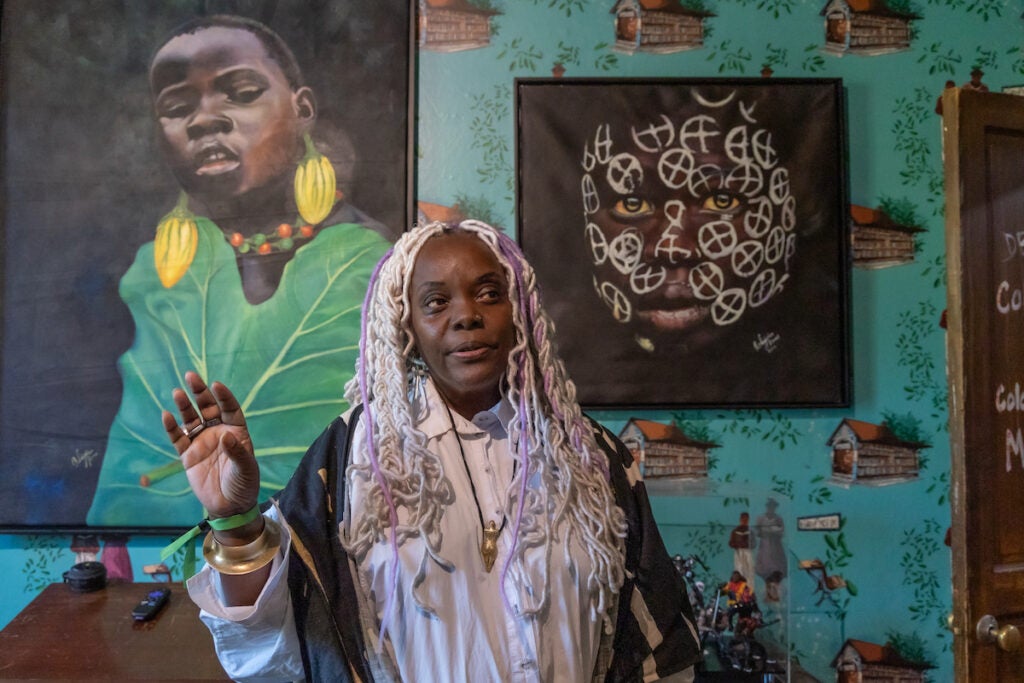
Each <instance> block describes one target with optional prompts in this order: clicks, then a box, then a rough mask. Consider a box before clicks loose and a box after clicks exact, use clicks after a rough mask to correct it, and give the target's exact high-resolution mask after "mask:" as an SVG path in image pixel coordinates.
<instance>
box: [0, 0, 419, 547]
mask: <svg viewBox="0 0 1024 683" xmlns="http://www.w3.org/2000/svg"><path fill="white" fill-rule="evenodd" d="M217 14H233V15H237V16H240V17H244V18H246V19H251V20H255V21H258V22H260V23H262V24H265V25H266V26H268V27H270V28H271V29H272V30H273V31H274V32H276V33H277V34H278V35H280V36H281V38H282V39H283V41H284V42H285V43H286V44H287V45H288V46H289V47H290V48H291V50H292V51H293V52H294V54H295V57H296V60H297V62H298V64H299V67H300V68H301V70H302V72H303V74H304V76H305V82H306V84H308V85H309V86H310V87H311V88H312V89H313V90H314V92H315V96H316V105H317V110H318V117H317V122H316V126H315V129H314V138H315V139H316V140H317V144H318V146H319V147H318V149H319V150H320V151H322V152H323V153H324V154H325V155H326V156H328V157H330V158H331V160H332V161H333V163H334V167H335V170H336V172H337V180H338V188H339V196H340V197H341V201H342V202H344V203H345V205H346V209H345V212H346V213H345V214H344V215H345V216H346V217H345V218H343V219H339V222H343V223H359V224H361V225H363V226H364V227H366V228H367V229H368V230H369V229H372V231H373V232H375V233H379V235H380V236H381V237H383V238H384V239H385V240H391V241H393V239H394V238H396V237H397V236H398V235H399V234H401V233H402V232H403V231H404V230H406V229H407V228H408V226H409V225H411V224H412V222H413V219H414V217H415V215H416V213H415V206H414V203H413V196H414V189H413V185H414V178H415V174H414V160H415V159H414V154H413V139H414V132H415V131H414V129H415V95H414V77H415V57H416V50H415V15H416V3H415V2H414V1H413V0H382V1H380V2H373V3H366V2H359V1H357V0H327V1H326V2H318V3H308V2H305V0H251V1H247V2H234V1H232V0H202V1H200V2H191V3H185V2H178V3H142V2H129V3H125V2H117V1H115V0H109V1H108V2H104V1H102V0H101V2H90V3H81V2H76V1H74V0H64V1H60V0H58V1H57V2H47V3H37V2H34V0H5V2H3V3H2V22H0V83H2V87H0V98H2V100H0V117H2V118H0V122H2V130H3V137H2V143H0V163H2V164H3V183H2V188H0V193H2V195H0V207H2V209H0V239H2V241H3V245H4V249H3V253H2V254H0V259H2V263H0V272H2V273H3V278H2V284H0V340H2V347H0V360H2V364H3V374H2V381H0V533H40V532H54V533H78V532H83V533H90V532H107V533H145V534H164V533H168V532H175V531H177V530H180V529H181V528H184V527H187V526H190V525H191V524H192V523H194V521H195V519H191V518H190V515H195V514H198V513H200V512H201V511H200V510H199V509H198V508H196V504H197V503H196V501H195V500H194V496H192V497H191V500H190V501H188V498H189V496H184V495H181V493H182V491H187V483H185V482H184V481H183V480H184V477H183V475H182V476H181V477H180V478H179V479H180V480H179V481H176V482H175V486H176V487H177V489H180V490H179V491H177V492H176V493H177V495H178V498H180V500H181V501H182V504H183V505H185V506H187V509H188V512H186V513H179V512H174V513H169V512H168V508H165V507H154V508H152V509H151V508H149V507H148V506H145V505H142V506H138V507H137V509H135V508H133V509H130V511H126V512H125V514H123V515H121V518H122V519H124V520H127V521H124V522H117V523H110V524H107V523H101V524H93V523H90V522H89V519H88V517H89V514H90V513H89V510H90V506H91V505H92V503H93V498H94V496H95V495H96V491H97V488H98V483H97V482H98V480H99V478H100V471H101V467H102V461H103V458H104V453H105V449H107V448H108V438H110V439H112V438H113V437H112V436H111V434H112V430H113V427H112V423H113V422H114V421H115V417H116V416H117V415H118V414H119V412H118V411H119V406H122V407H123V398H122V396H123V394H122V392H123V387H124V384H125V380H124V379H123V376H122V375H121V374H119V368H118V361H119V358H121V357H122V355H123V354H125V352H126V350H128V349H129V348H130V347H131V346H132V344H133V339H134V338H136V337H137V335H136V332H135V330H136V325H135V321H134V320H133V316H132V314H131V313H130V311H129V308H128V307H127V306H126V305H125V301H123V300H122V298H121V296H120V295H119V287H120V286H121V284H120V283H121V282H122V278H123V277H124V276H125V274H126V272H127V271H128V270H129V268H130V267H131V266H132V265H133V262H134V261H135V260H136V259H137V254H141V253H142V251H141V250H142V249H145V248H146V246H145V245H147V244H150V243H152V242H153V240H154V232H155V230H156V227H157V225H158V223H159V222H160V221H161V219H162V217H163V216H165V215H167V214H168V212H169V211H170V210H171V209H172V208H173V207H174V206H175V203H176V201H177V198H178V195H179V191H180V188H179V186H178V184H177V183H176V181H175V178H174V177H173V176H172V175H171V173H170V171H169V170H168V168H167V165H166V163H165V162H164V160H163V158H162V156H161V151H160V149H159V146H158V144H157V135H156V123H155V121H154V115H153V102H152V98H151V95H150V92H149V84H148V65H149V61H150V59H151V57H152V56H153V52H154V50H155V48H156V47H157V45H158V44H159V41H161V40H162V39H163V38H164V37H165V36H167V35H168V34H169V33H170V32H171V31H172V30H173V29H174V28H175V27H177V26H180V25H182V24H183V23H185V22H186V21H188V20H191V19H193V18H196V17H201V16H207V15H217ZM325 141H326V143H325ZM340 205H341V204H340V203H339V204H337V205H336V206H335V211H336V212H340V209H339V208H338V207H340ZM348 207H350V208H351V209H352V210H351V211H350V210H349V208H348ZM335 215H340V214H336V213H332V214H331V217H332V219H333V218H334V217H335ZM298 227H299V223H298V222H297V223H296V224H295V231H296V233H297V232H298ZM314 234H316V235H318V233H314ZM225 238H226V236H225ZM316 239H319V237H318V236H317V237H316V238H315V239H312V240H311V242H310V243H314V244H315V243H316ZM295 253H298V251H296V252H295ZM364 291H365V287H364ZM352 343H353V344H355V343H356V339H353V340H352ZM187 369H189V367H188V366H184V367H181V368H180V374H183V373H184V371H185V370H187ZM349 371H351V368H349ZM172 388H173V386H154V387H146V388H145V391H147V392H149V393H150V394H151V395H152V396H153V399H152V401H153V403H154V404H155V403H157V402H160V403H162V404H163V405H164V406H165V407H171V406H172V405H173V404H171V403H170V392H171V389H172ZM314 412H315V411H314ZM153 414H154V415H155V419H156V420H157V422H159V410H156V411H155V412H154V413H153ZM308 414H310V415H312V412H310V413H308ZM335 414H336V413H335ZM322 418H323V416H322V415H320V416H316V417H313V418H312V421H316V422H317V424H312V423H311V424H305V423H303V422H302V421H303V420H306V421H307V422H309V421H310V418H309V417H298V418H296V421H295V423H296V424H297V425H298V424H299V423H302V427H303V429H304V430H305V431H306V432H309V433H313V434H314V435H315V434H316V433H319V430H320V429H322V428H323V427H325V426H326V422H325V421H322ZM297 438H306V437H305V436H301V437H297ZM141 441H145V442H146V443H147V444H150V445H151V446H152V448H153V450H157V449H160V450H165V449H166V446H167V445H168V444H167V443H166V438H165V439H164V440H163V442H162V443H158V441H159V440H154V439H149V440H143V439H140V442H141ZM310 441H311V439H310ZM310 441H306V445H308V443H309V442H310ZM163 455H165V456H166V454H165V453H164V454H163ZM171 455H173V451H172V453H171ZM300 456H301V452H299V453H298V454H297V455H295V456H294V459H295V462H296V463H297V462H298V457H300ZM281 477H282V478H283V479H284V480H286V477H284V475H283V474H282V475H281ZM136 478H138V477H136ZM278 483H279V484H280V482H278ZM182 487H185V488H184V489H183V488H182ZM266 495H268V491H267V490H263V491H261V499H262V498H264V497H265V496H266Z"/></svg>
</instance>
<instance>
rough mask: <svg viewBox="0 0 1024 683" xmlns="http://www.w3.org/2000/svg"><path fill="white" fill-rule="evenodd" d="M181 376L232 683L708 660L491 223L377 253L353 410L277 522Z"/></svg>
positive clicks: (636, 494) (186, 435) (223, 409)
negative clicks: (259, 510)
mask: <svg viewBox="0 0 1024 683" xmlns="http://www.w3.org/2000/svg"><path fill="white" fill-rule="evenodd" d="M186 380H187V383H188V385H189V389H190V390H191V393H192V395H193V398H194V400H195V406H193V405H192V403H191V401H190V400H189V398H188V396H187V395H186V393H185V392H184V391H182V390H180V389H178V390H175V392H174V401H175V404H176V405H177V407H178V409H179V411H180V413H181V418H182V423H181V425H179V424H178V423H177V422H176V421H175V418H174V416H173V415H171V413H169V412H165V413H164V417H163V422H164V427H165V428H166V430H167V433H168V436H169V437H170V439H171V441H172V442H173V443H174V445H175V448H176V449H177V450H178V452H179V453H181V456H182V461H183V464H184V465H185V467H186V473H187V475H188V477H189V481H190V483H191V485H192V487H193V490H194V491H195V493H196V495H197V497H198V498H199V499H200V501H201V502H202V503H203V505H204V507H205V508H206V510H207V511H208V512H209V515H210V518H211V520H212V521H211V525H212V526H213V527H214V531H211V532H210V534H209V535H208V537H207V541H206V543H204V554H205V556H206V558H207V562H208V564H209V565H211V567H207V568H206V569H205V570H204V571H203V572H202V573H200V574H199V575H197V577H196V578H194V579H193V580H192V581H190V583H189V592H190V594H191V595H192V597H193V598H194V599H195V600H196V602H197V603H198V604H199V605H200V606H201V607H202V608H203V618H204V620H205V621H206V623H207V624H208V626H210V629H211V631H212V632H213V634H214V637H215V641H216V643H217V649H218V652H219V654H220V656H221V661H222V663H224V665H225V668H226V669H227V671H228V673H229V674H231V675H232V677H235V678H242V679H246V678H251V679H252V680H262V679H268V680H269V679H271V678H274V677H276V678H299V677H302V676H303V675H305V676H306V678H307V679H309V680H349V679H353V680H390V679H402V680H428V681H441V680H453V681H455V680H472V681H487V680H494V681H512V680H542V681H556V680H557V681H583V680H592V679H600V680H605V679H608V680H657V679H658V678H663V677H665V676H667V675H670V674H674V673H677V672H683V671H684V670H687V669H688V668H689V667H690V666H691V665H692V664H693V663H694V662H695V661H696V660H697V659H698V658H699V648H698V646H697V642H696V631H695V629H694V626H693V618H692V613H691V609H690V607H689V604H688V603H687V602H686V600H685V599H684V598H683V597H682V596H685V595H686V592H685V590H684V589H683V588H682V587H681V586H680V585H679V577H678V574H677V573H676V572H675V571H674V570H673V566H672V563H671V560H670V559H669V556H668V553H667V552H666V551H665V548H664V545H663V544H662V542H661V538H660V536H659V535H658V532H657V528H656V527H655V525H654V520H653V519H652V517H651V514H650V508H649V505H648V502H647V498H646V493H645V491H644V488H643V485H642V484H641V483H639V482H638V477H637V475H636V468H635V467H632V458H631V457H630V454H629V452H628V451H627V450H626V449H625V447H624V446H622V444H621V443H620V442H618V441H617V440H616V439H615V438H614V437H613V436H611V434H610V433H608V432H607V431H605V430H604V429H603V428H601V427H600V426H599V425H597V423H595V422H593V421H591V420H589V419H588V418H586V417H585V416H583V415H582V413H581V412H580V409H579V406H578V405H577V403H576V401H575V388H574V386H573V384H572V383H571V382H570V381H569V379H568V377H567V376H566V374H565V370H564V366H563V365H562V363H561V361H560V360H559V359H558V357H557V356H556V355H555V353H554V350H553V344H552V326H551V323H550V320H549V319H548V317H547V315H546V314H545V313H544V311H543V308H542V307H541V303H540V299H539V295H538V292H537V288H536V284H535V279H534V274H533V270H532V269H531V268H530V266H529V265H528V264H527V263H526V262H525V261H524V259H523V257H522V254H521V253H520V251H519V249H518V248H517V247H516V245H515V244H514V243H513V242H512V241H511V240H510V239H508V238H507V237H505V236H503V235H501V234H500V233H498V232H497V231H495V230H494V229H492V228H490V227H489V226H486V225H484V224H482V223H477V222H473V221H467V222H464V223H462V224H461V225H459V226H458V227H457V228H451V227H448V226H446V225H444V224H441V223H433V224H430V225H427V226H424V227H421V228H418V229H415V230H413V231H411V232H409V233H407V234H406V235H404V236H403V237H402V238H401V239H400V240H399V241H398V242H397V243H396V245H395V247H394V249H393V250H392V252H390V253H389V254H388V255H387V256H385V258H384V259H383V260H382V262H381V264H380V265H379V266H378V270H377V271H376V272H375V274H374V277H373V278H372V280H371V284H370V288H369V291H368V293H367V298H366V303H365V305H364V308H363V330H362V335H361V339H360V356H359V360H358V363H357V368H356V377H355V378H354V379H353V380H352V381H351V382H350V383H349V385H348V386H347V390H346V398H347V399H348V401H349V402H350V404H351V405H352V406H355V408H354V409H352V410H350V411H349V412H348V413H347V414H346V415H344V416H342V417H340V418H338V419H337V420H335V422H334V423H333V424H332V425H331V426H330V427H329V428H328V429H327V430H326V431H325V432H324V434H323V435H322V436H321V437H320V439H319V440H318V441H317V442H316V443H315V444H313V446H312V447H311V448H310V450H309V452H308V453H307V454H306V457H305V458H304V460H303V463H302V465H300V467H299V469H298V470H297V471H296V473H295V474H294V476H293V477H292V479H291V481H290V483H289V484H288V486H287V487H286V488H285V490H284V491H282V492H281V494H280V495H279V496H278V497H277V498H276V500H275V503H276V505H275V507H273V508H271V509H270V510H269V511H268V512H267V514H266V515H265V516H262V515H258V514H256V513H255V512H254V509H255V507H256V500H257V493H258V490H259V468H258V466H257V463H256V460H255V457H254V456H253V449H252V442H251V440H250V439H249V435H248V433H247V431H246V428H245V419H244V417H243V415H242V413H241V411H240V410H239V407H238V402H237V401H236V400H235V399H234V397H233V395H232V394H231V392H230V391H229V390H228V389H227V387H225V386H224V385H222V384H219V383H216V382H215V383H213V384H212V385H211V386H209V387H207V386H206V384H205V383H204V382H203V380H202V379H201V378H200V377H199V376H198V375H196V374H194V373H189V374H188V375H187V376H186ZM350 426H351V428H349V427H350ZM275 520H281V522H282V523H281V526H282V527H283V529H281V530H279V529H278V526H279V525H278V522H277V521H275ZM278 536H280V551H278V549H277V544H278V540H277V539H278ZM286 558H287V561H285V559H286Z"/></svg>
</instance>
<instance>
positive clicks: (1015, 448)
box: [1006, 427, 1024, 472]
mask: <svg viewBox="0 0 1024 683" xmlns="http://www.w3.org/2000/svg"><path fill="white" fill-rule="evenodd" d="M1014 455H1016V456H1018V457H1019V458H1020V466H1021V469H1024V434H1022V433H1021V429H1020V427H1017V431H1013V430H1012V429H1007V430H1006V471H1007V472H1009V471H1010V458H1011V457H1012V456H1014Z"/></svg>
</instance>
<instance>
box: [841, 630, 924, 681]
mask: <svg viewBox="0 0 1024 683" xmlns="http://www.w3.org/2000/svg"><path fill="white" fill-rule="evenodd" d="M832 668H833V669H835V670H836V683H868V682H869V681H870V683H924V681H925V676H924V672H925V671H926V670H928V669H931V668H933V667H932V665H931V664H926V663H922V662H911V661H908V660H906V659H904V658H903V657H901V656H900V654H899V653H898V652H896V650H894V649H893V648H892V647H889V646H888V645H877V644H875V643H869V642H867V641H864V640H853V639H850V640H847V641H846V642H845V643H843V647H842V648H841V649H840V650H839V654H837V655H836V657H835V659H833V660H832Z"/></svg>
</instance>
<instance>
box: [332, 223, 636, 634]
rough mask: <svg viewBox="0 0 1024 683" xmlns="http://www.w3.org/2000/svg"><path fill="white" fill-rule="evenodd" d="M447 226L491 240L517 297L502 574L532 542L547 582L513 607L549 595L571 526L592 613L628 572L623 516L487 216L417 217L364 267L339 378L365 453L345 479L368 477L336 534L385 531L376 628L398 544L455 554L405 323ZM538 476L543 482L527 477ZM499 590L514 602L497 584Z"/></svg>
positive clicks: (541, 601)
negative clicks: (366, 274)
mask: <svg viewBox="0 0 1024 683" xmlns="http://www.w3.org/2000/svg"><path fill="white" fill-rule="evenodd" d="M451 231H461V232H465V233H470V234H473V235H475V236H476V237H478V238H479V239H480V240H481V241H482V242H483V243H484V244H486V245H487V246H488V247H489V248H490V250H491V251H492V252H493V253H494V255H495V257H496V258H497V260H498V262H499V263H500V264H501V266H502V268H503V269H504V271H505V276H506V278H507V279H508V283H509V298H510V300H511V304H512V317H513V323H514V327H515V334H516V339H515V344H514V346H513V348H512V350H511V352H510V354H509V363H508V369H507V371H506V374H505V386H506V396H507V398H508V400H509V402H510V403H511V404H512V406H513V409H514V417H513V419H512V420H511V421H510V423H509V430H508V431H509V443H510V449H513V450H514V452H515V457H516V458H517V461H518V467H517V468H516V475H515V477H514V478H513V481H512V483H511V485H510V486H509V491H508V493H509V502H508V507H507V512H508V513H509V514H510V517H511V518H512V519H514V521H515V524H514V525H513V529H512V543H513V545H512V550H511V553H510V555H509V558H508V559H507V561H506V562H505V565H504V567H503V568H502V581H501V584H502V586H503V587H504V586H505V583H506V582H505V577H506V575H507V572H508V570H509V566H510V565H511V564H512V563H513V562H517V561H521V560H522V558H523V555H524V553H525V552H526V551H527V550H528V549H532V548H539V549H540V551H541V552H543V553H544V557H545V562H544V567H545V570H544V577H543V579H544V581H543V583H544V585H543V586H540V587H538V588H539V589H540V590H537V591H534V592H533V594H534V595H535V596H537V597H536V599H535V602H534V604H533V605H532V606H531V607H527V608H526V609H521V610H520V613H521V614H536V613H537V612H539V611H541V610H542V609H543V608H544V607H545V605H546V603H547V600H548V595H547V583H548V581H547V571H548V568H549V567H550V556H551V555H550V554H551V552H553V550H554V548H555V547H556V546H558V545H560V546H561V547H562V548H563V552H565V553H566V557H567V558H568V553H569V545H570V544H569V541H570V540H571V537H573V536H575V540H576V541H577V543H578V544H579V546H580V547H581V548H583V549H584V550H585V552H586V553H587V554H588V555H589V557H590V560H591V571H590V574H589V575H588V576H586V577H581V578H582V579H585V581H586V587H587V589H588V591H589V593H590V595H591V604H590V617H591V619H592V620H597V619H598V618H599V617H601V616H602V615H607V614H608V611H609V610H610V609H611V607H612V605H613V604H614V601H613V599H612V598H613V596H614V594H615V593H616V592H617V591H618V588H619V586H620V585H621V584H622V582H623V580H624V573H625V569H624V538H625V534H626V525H625V516H624V514H623V512H622V510H621V509H620V508H619V507H618V506H617V505H616V504H615V500H614V496H613V494H612V491H611V488H610V486H609V484H608V462H607V458H606V457H605V455H604V453H603V451H601V449H600V448H599V447H598V445H597V442H596V440H595V435H594V432H593V430H592V428H591V426H590V425H589V423H588V422H587V421H586V419H585V418H584V417H583V414H582V412H581V411H580V407H579V404H578V403H577V401H576V387H575V385H574V384H573V382H572V381H571V380H570V379H569V377H568V375H567V373H566V370H565V366H564V364H563V363H562V361H561V359H560V358H559V357H558V356H557V354H556V352H555V349H554V344H553V339H552V336H553V331H554V325H553V323H552V322H551V319H550V318H549V317H548V315H547V313H546V312H545V311H544V309H543V307H542V305H541V300H540V294H539V291H538V287H537V282H536V276H535V274H534V271H533V268H532V267H531V266H530V265H529V264H528V263H527V262H526V259H525V258H524V256H523V254H522V252H521V251H520V250H519V247H518V246H517V245H516V244H515V242H513V241H512V240H511V239H509V238H508V237H507V236H505V235H503V234H501V233H500V232H498V231H497V230H495V229H494V228H492V227H491V226H489V225H486V224H485V223H481V222H478V221H464V222H462V223H460V224H459V225H458V226H449V225H448V224H445V223H440V222H435V223H430V224H427V225H423V226H418V227H416V228H414V229H413V230H411V231H409V232H407V233H405V234H404V235H403V236H402V237H401V238H400V239H399V240H398V241H397V242H396V244H395V245H394V247H393V249H392V250H391V251H390V252H389V253H388V254H386V255H385V256H384V258H383V259H382V260H381V262H380V263H379V264H378V266H377V270H376V271H375V272H374V274H373V277H372V278H371V282H370V286H369V288H368V291H367V295H366V301H365V302H364V306H363V322H362V331H361V336H360V353H359V359H358V360H357V361H356V373H355V376H354V377H353V378H352V380H350V381H349V383H348V384H347V385H346V387H345V398H346V399H347V400H348V402H349V403H350V404H351V405H356V404H359V403H362V404H363V417H362V420H363V428H364V430H365V434H366V439H365V443H366V451H367V452H366V453H365V455H366V457H365V458H359V459H358V460H357V461H356V462H354V463H353V464H352V465H350V466H349V469H348V472H347V474H346V476H347V477H348V480H349V484H350V485H352V484H357V485H361V486H364V487H365V491H366V492H365V495H364V500H365V505H364V506H363V508H362V509H360V510H354V511H353V513H352V518H351V519H350V520H349V524H348V525H347V526H348V530H347V532H343V534H342V543H343V544H344V545H345V547H346V549H347V550H348V552H350V553H351V554H352V555H353V557H354V558H355V559H356V561H360V560H361V559H362V558H363V557H365V555H366V553H367V552H368V551H369V549H370V548H371V547H372V546H373V545H374V544H375V543H378V542H380V541H382V540H384V539H387V540H388V541H389V542H390V544H391V547H392V552H393V554H394V557H393V560H392V564H391V568H390V571H391V573H390V575H389V581H390V590H389V594H388V596H387V602H386V603H385V606H384V610H383V614H384V618H383V620H382V624H381V634H380V635H381V639H382V640H383V635H384V632H385V631H386V630H387V623H388V621H389V619H390V615H391V612H392V605H393V603H394V593H395V591H396V588H397V578H398V577H397V567H398V557H397V555H398V547H399V546H400V545H401V544H402V543H403V542H404V541H405V540H407V539H409V538H411V537H415V536H419V537H421V538H422V539H423V541H424V545H425V547H426V551H425V552H427V553H428V554H429V555H430V557H431V558H432V559H433V560H434V561H435V562H437V563H439V564H440V565H441V566H444V567H449V566H450V565H449V563H448V562H447V561H446V560H445V559H444V558H443V557H442V556H441V552H440V545H441V536H440V520H441V516H442V515H443V514H444V511H445V508H446V507H447V506H448V505H450V504H451V503H452V502H453V500H454V495H453V492H452V488H451V484H450V483H449V481H448V480H447V478H446V477H445V476H444V470H443V467H442V466H441V462H440V459H439V457H438V456H437V455H436V454H434V453H431V452H430V451H429V450H428V449H427V447H426V442H427V439H426V437H425V436H424V434H423V433H422V432H420V431H419V430H418V429H416V420H415V418H414V414H413V402H412V395H413V393H414V390H415V387H416V384H417V382H421V381H423V379H422V378H423V374H424V369H423V365H422V361H420V360H419V359H418V358H417V356H416V352H415V346H414V339H413V335H412V332H411V329H412V328H411V322H410V316H411V313H410V310H411V309H410V301H409V291H408V283H409V281H410V280H411V275H412V270H413V266H414V265H415V262H416V258H417V255H418V254H419V251H420V249H421V248H422V246H423V245H424V243H426V242H427V240H429V239H430V238H432V237H434V236H435V235H438V234H439V233H443V232H451ZM536 477H539V478H540V481H542V482H543V486H540V487H528V486H527V482H528V481H530V480H534V479H535V478H536ZM399 507H401V508H404V512H405V514H404V515H403V518H404V519H405V522H404V523H403V524H399V523H398V513H397V510H398V508H399ZM549 510H550V511H551V512H548V511H549ZM560 528H562V529H567V530H568V536H569V537H568V538H564V539H561V538H558V533H557V530H558V529H560ZM556 541H557V542H558V543H556ZM421 571H422V570H421ZM416 583H418V582H414V585H415V584H416ZM503 596H504V599H505V605H506V608H507V609H511V607H510V603H509V600H508V596H507V595H505V594H504V589H503ZM415 597H416V596H415V595H414V598H415ZM417 603H419V600H417ZM421 607H423V608H425V609H428V610H429V606H424V605H421Z"/></svg>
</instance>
